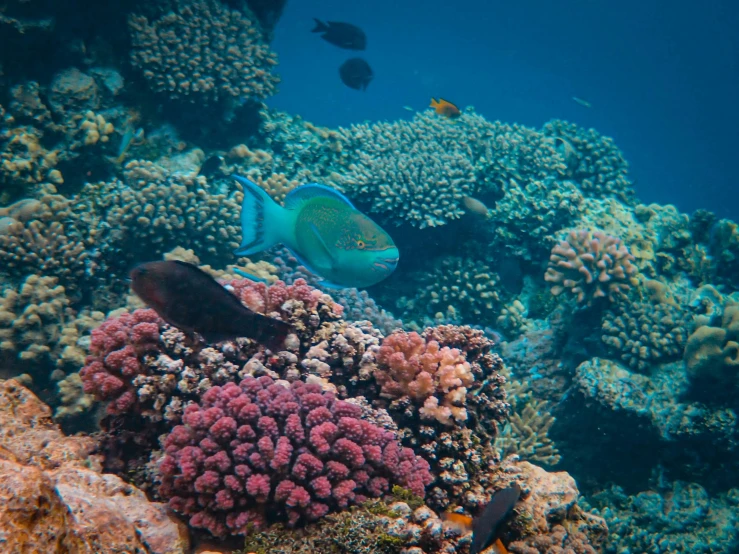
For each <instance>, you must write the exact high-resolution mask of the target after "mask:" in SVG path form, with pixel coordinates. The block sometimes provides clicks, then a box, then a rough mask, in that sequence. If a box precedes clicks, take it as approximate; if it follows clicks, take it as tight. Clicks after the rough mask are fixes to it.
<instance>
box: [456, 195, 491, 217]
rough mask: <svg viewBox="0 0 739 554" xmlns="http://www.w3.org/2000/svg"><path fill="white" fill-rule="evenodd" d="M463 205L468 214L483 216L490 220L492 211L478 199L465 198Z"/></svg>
mask: <svg viewBox="0 0 739 554" xmlns="http://www.w3.org/2000/svg"><path fill="white" fill-rule="evenodd" d="M462 204H464V207H465V209H466V210H467V211H468V212H470V213H473V214H475V215H479V216H482V217H484V218H486V219H488V218H490V210H488V207H487V206H486V205H485V204H483V203H482V202H480V201H479V200H478V199H477V198H472V197H471V196H465V197H464V198H462Z"/></svg>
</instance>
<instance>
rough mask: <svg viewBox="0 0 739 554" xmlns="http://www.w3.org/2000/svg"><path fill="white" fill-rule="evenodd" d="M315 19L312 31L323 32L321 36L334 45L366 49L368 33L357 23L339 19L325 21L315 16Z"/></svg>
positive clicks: (352, 48)
mask: <svg viewBox="0 0 739 554" xmlns="http://www.w3.org/2000/svg"><path fill="white" fill-rule="evenodd" d="M313 20H314V21H315V22H316V26H315V28H314V29H313V31H312V32H314V33H323V34H322V35H321V38H322V39H323V40H325V41H326V42H330V43H331V44H333V45H334V46H338V47H339V48H344V49H345V50H364V49H365V48H366V47H367V35H365V34H364V31H363V30H362V29H360V28H359V27H357V26H356V25H352V24H351V23H341V22H339V21H329V22H328V23H324V22H323V21H320V20H319V19H316V18H315V17H314V18H313Z"/></svg>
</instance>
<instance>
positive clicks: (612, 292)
mask: <svg viewBox="0 0 739 554" xmlns="http://www.w3.org/2000/svg"><path fill="white" fill-rule="evenodd" d="M633 261H634V256H632V255H631V253H629V250H628V249H627V248H626V246H625V245H624V244H622V243H621V239H619V238H616V237H612V236H609V235H606V234H605V233H603V232H602V231H590V230H587V229H579V230H573V231H570V232H569V234H568V235H567V240H563V241H561V242H560V243H559V244H557V245H555V246H554V248H552V254H551V256H550V258H549V267H548V269H547V271H546V274H545V275H544V280H545V281H547V282H548V283H552V284H553V285H552V288H551V291H552V294H553V295H555V296H559V295H560V294H562V292H565V291H567V292H569V293H570V294H572V295H574V296H575V298H576V300H577V303H578V304H582V305H586V306H591V305H592V304H593V302H595V301H598V300H599V299H601V298H605V299H608V300H610V301H611V302H613V301H614V300H615V299H616V297H617V295H619V294H621V293H623V292H624V291H626V290H628V289H629V286H630V285H636V284H637V282H638V281H637V280H636V277H635V275H636V273H637V271H638V270H637V268H636V266H635V265H634V264H633V263H632V262H633Z"/></svg>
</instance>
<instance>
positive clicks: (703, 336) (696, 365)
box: [684, 303, 739, 402]
mask: <svg viewBox="0 0 739 554" xmlns="http://www.w3.org/2000/svg"><path fill="white" fill-rule="evenodd" d="M684 360H685V368H686V371H687V374H688V377H689V379H690V382H691V390H692V391H693V392H694V393H695V394H697V395H698V396H700V397H702V398H713V399H723V398H725V397H726V396H728V397H729V398H731V399H732V402H733V399H734V398H735V393H736V388H737V385H739V379H738V378H737V376H738V375H739V304H734V303H730V304H728V305H727V306H725V308H724V309H723V314H722V316H721V317H720V318H716V319H715V320H713V321H711V322H709V323H707V324H706V325H701V326H699V327H697V328H696V329H695V331H693V333H692V334H691V335H690V336H689V337H688V341H687V344H686V345H685V353H684Z"/></svg>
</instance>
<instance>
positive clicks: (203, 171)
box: [198, 155, 223, 177]
mask: <svg viewBox="0 0 739 554" xmlns="http://www.w3.org/2000/svg"><path fill="white" fill-rule="evenodd" d="M222 165H223V158H222V157H220V156H215V155H214V156H211V157H210V158H208V159H207V160H205V161H204V162H203V165H201V166H200V169H199V170H198V175H204V176H205V177H211V176H212V175H215V174H216V172H219V171H222V170H221V166H222Z"/></svg>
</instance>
